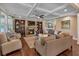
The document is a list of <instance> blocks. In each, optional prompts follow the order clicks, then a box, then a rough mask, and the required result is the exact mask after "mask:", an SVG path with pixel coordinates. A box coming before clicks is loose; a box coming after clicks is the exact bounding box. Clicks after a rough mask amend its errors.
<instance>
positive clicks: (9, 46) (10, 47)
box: [0, 32, 22, 55]
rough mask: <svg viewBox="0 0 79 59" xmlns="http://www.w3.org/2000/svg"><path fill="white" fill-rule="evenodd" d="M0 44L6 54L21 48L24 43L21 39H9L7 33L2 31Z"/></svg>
mask: <svg viewBox="0 0 79 59" xmlns="http://www.w3.org/2000/svg"><path fill="white" fill-rule="evenodd" d="M0 46H1V52H2V55H6V54H8V53H10V52H13V51H15V50H18V49H21V48H22V44H21V40H20V39H9V40H8V39H7V37H6V35H5V33H2V32H0Z"/></svg>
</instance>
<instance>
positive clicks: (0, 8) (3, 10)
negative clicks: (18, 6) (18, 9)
mask: <svg viewBox="0 0 79 59" xmlns="http://www.w3.org/2000/svg"><path fill="white" fill-rule="evenodd" d="M0 10H1V11H2V12H4V13H5V14H7V11H6V10H5V9H3V8H2V7H1V6H0Z"/></svg>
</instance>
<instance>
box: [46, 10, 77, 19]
mask: <svg viewBox="0 0 79 59" xmlns="http://www.w3.org/2000/svg"><path fill="white" fill-rule="evenodd" d="M76 12H77V11H74V12H73V11H72V12H70V13H66V14H62V15H61V14H60V15H59V16H57V17H54V18H45V19H49V20H52V19H57V18H60V17H64V16H69V15H71V16H72V15H76Z"/></svg>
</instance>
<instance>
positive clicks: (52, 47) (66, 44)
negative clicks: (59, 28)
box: [35, 36, 72, 56]
mask: <svg viewBox="0 0 79 59" xmlns="http://www.w3.org/2000/svg"><path fill="white" fill-rule="evenodd" d="M71 45H72V37H71V36H66V37H64V38H63V37H61V38H59V39H54V38H53V39H52V36H50V37H47V38H45V44H44V45H42V44H41V43H40V41H39V40H36V41H35V49H36V51H37V52H38V53H39V54H40V55H42V56H56V55H58V54H60V53H61V52H63V51H64V50H66V49H69V48H71Z"/></svg>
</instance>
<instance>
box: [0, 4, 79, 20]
mask: <svg viewBox="0 0 79 59" xmlns="http://www.w3.org/2000/svg"><path fill="white" fill-rule="evenodd" d="M0 10H2V11H3V12H5V13H6V14H7V15H11V16H15V17H20V18H26V19H27V18H43V19H46V20H51V19H55V18H58V17H62V16H68V15H76V14H77V12H78V9H77V8H75V7H74V6H73V5H72V4H70V3H0Z"/></svg>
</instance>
